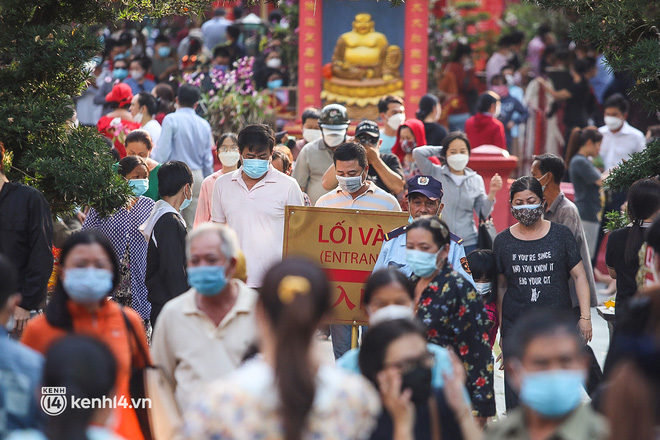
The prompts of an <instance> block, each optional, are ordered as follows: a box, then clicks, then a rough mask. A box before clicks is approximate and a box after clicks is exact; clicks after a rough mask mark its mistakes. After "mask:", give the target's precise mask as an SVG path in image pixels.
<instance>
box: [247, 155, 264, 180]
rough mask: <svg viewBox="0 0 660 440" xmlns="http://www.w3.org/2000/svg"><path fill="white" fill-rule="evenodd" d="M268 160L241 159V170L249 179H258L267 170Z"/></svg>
mask: <svg viewBox="0 0 660 440" xmlns="http://www.w3.org/2000/svg"><path fill="white" fill-rule="evenodd" d="M269 166H270V161H268V160H264V159H243V171H244V172H245V174H247V175H248V177H249V178H251V179H258V178H260V177H262V176H263V175H264V174H266V173H267V172H268V167H269Z"/></svg>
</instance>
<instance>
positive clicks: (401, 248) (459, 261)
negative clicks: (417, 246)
mask: <svg viewBox="0 0 660 440" xmlns="http://www.w3.org/2000/svg"><path fill="white" fill-rule="evenodd" d="M447 261H449V263H450V264H451V266H452V267H453V268H454V270H455V271H456V272H458V273H460V274H461V275H463V277H465V279H466V280H468V281H469V282H470V283H472V285H473V286H475V288H476V285H475V284H474V280H473V279H472V275H471V274H469V273H467V272H466V271H465V268H466V267H468V265H467V258H466V257H465V248H464V247H463V245H462V244H459V243H457V242H455V241H454V240H451V241H449V254H448V255H447ZM387 267H393V268H395V269H397V270H399V271H400V272H402V273H403V274H404V275H405V276H407V277H410V276H411V275H412V269H410V267H409V266H408V263H406V234H401V235H399V236H398V237H395V238H393V239H391V240H389V241H385V242H383V247H381V248H380V253H379V254H378V260H376V264H375V266H374V272H375V271H377V270H378V269H385V268H387Z"/></svg>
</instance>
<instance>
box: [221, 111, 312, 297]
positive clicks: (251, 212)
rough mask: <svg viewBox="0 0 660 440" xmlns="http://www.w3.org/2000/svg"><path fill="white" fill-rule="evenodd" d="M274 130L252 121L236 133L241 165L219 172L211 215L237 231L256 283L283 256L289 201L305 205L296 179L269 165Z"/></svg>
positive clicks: (249, 277) (250, 278)
mask: <svg viewBox="0 0 660 440" xmlns="http://www.w3.org/2000/svg"><path fill="white" fill-rule="evenodd" d="M274 146H275V133H273V130H272V129H271V128H270V127H268V126H267V125H260V124H256V125H248V126H247V127H245V128H244V129H243V130H241V131H240V133H239V134H238V150H239V152H240V154H241V160H242V162H243V165H242V166H241V168H239V169H238V170H236V171H234V172H232V173H228V174H225V175H223V176H221V177H219V178H218V180H216V182H215V186H214V188H213V202H212V204H211V219H212V220H213V221H214V222H216V223H226V224H227V225H229V226H230V227H231V228H232V229H234V230H235V231H236V233H237V234H238V240H239V243H240V246H241V249H242V250H243V253H244V254H245V262H246V265H247V285H248V286H249V287H252V288H258V287H261V285H262V279H263V276H264V275H265V274H266V271H268V269H270V267H271V266H272V265H273V264H275V263H277V262H278V261H280V260H281V259H282V245H283V242H284V214H285V207H286V206H287V205H294V206H303V205H304V203H303V194H302V191H301V190H300V186H298V182H296V180H295V179H293V178H292V177H289V176H287V175H286V174H283V173H280V172H279V171H277V170H276V169H275V168H274V167H273V166H272V165H271V156H272V154H273V147H274Z"/></svg>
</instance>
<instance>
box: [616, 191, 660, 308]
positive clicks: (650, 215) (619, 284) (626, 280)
mask: <svg viewBox="0 0 660 440" xmlns="http://www.w3.org/2000/svg"><path fill="white" fill-rule="evenodd" d="M627 212H628V218H629V219H630V224H629V225H628V226H626V227H625V228H621V229H617V230H616V231H613V232H612V233H611V234H610V236H609V238H608V240H607V251H606V253H605V263H607V270H608V271H609V272H610V276H611V277H612V278H614V279H616V307H615V313H616V316H617V317H619V316H621V313H622V311H624V310H625V309H626V305H627V304H628V301H629V300H630V298H631V297H632V296H633V295H634V294H635V292H636V291H637V290H638V287H642V286H641V285H640V286H638V284H637V270H638V269H639V256H638V254H639V250H640V248H641V247H642V243H643V242H644V234H645V231H646V228H648V227H649V226H651V223H652V222H653V220H654V219H655V218H656V217H657V215H658V213H659V212H660V181H658V180H656V179H641V180H638V181H637V182H635V183H633V185H632V186H631V187H630V190H628V208H627ZM640 281H641V280H640Z"/></svg>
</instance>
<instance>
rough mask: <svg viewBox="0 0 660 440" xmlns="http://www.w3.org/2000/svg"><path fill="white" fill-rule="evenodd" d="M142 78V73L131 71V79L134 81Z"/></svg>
mask: <svg viewBox="0 0 660 440" xmlns="http://www.w3.org/2000/svg"><path fill="white" fill-rule="evenodd" d="M143 76H144V72H143V71H141V70H131V78H133V79H134V80H136V81H140V80H141V79H142V77H143Z"/></svg>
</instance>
